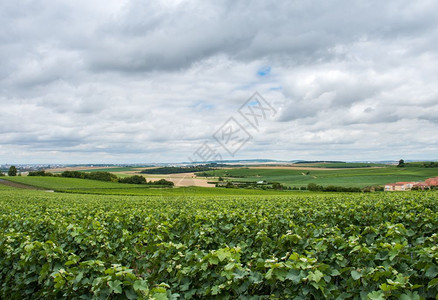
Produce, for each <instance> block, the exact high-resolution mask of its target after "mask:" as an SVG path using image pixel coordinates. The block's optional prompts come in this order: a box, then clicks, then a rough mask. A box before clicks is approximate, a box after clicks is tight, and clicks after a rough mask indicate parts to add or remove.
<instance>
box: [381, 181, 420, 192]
mask: <svg viewBox="0 0 438 300" xmlns="http://www.w3.org/2000/svg"><path fill="white" fill-rule="evenodd" d="M415 183H416V182H397V183H389V184H386V185H385V191H387V192H388V191H408V190H410V189H412V187H413V186H414V184H415Z"/></svg>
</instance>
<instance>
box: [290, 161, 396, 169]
mask: <svg viewBox="0 0 438 300" xmlns="http://www.w3.org/2000/svg"><path fill="white" fill-rule="evenodd" d="M297 166H299V167H314V168H371V167H387V166H388V165H385V164H373V163H342V162H337V163H304V164H297Z"/></svg>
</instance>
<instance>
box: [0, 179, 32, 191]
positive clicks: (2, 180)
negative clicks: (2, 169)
mask: <svg viewBox="0 0 438 300" xmlns="http://www.w3.org/2000/svg"><path fill="white" fill-rule="evenodd" d="M0 184H3V185H7V186H11V187H15V188H19V189H26V190H39V188H37V187H34V186H30V185H27V184H21V183H16V182H12V181H9V180H4V179H0Z"/></svg>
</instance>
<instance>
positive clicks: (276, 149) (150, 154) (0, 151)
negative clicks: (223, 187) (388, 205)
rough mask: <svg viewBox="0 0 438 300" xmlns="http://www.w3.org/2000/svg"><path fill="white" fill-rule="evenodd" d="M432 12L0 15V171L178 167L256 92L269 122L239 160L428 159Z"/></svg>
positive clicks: (43, 7) (348, 5) (353, 6)
mask: <svg viewBox="0 0 438 300" xmlns="http://www.w3.org/2000/svg"><path fill="white" fill-rule="evenodd" d="M437 8H438V4H437V3H435V2H433V1H415V2H412V1H386V2H382V1H377V0H376V1H366V2H364V1H362V2H357V1H356V2H354V1H341V0H330V1H325V2H320V1H319V2H318V1H313V0H312V1H277V2H275V3H273V2H269V3H268V2H265V1H248V0H240V1H225V0H224V1H219V2H214V3H213V2H210V3H209V2H205V1H182V2H180V3H178V2H172V1H153V2H144V1H137V0H132V1H125V2H121V1H118V0H109V1H106V2H105V5H102V2H101V1H85V0H77V1H65V2H59V1H58V2H57V1H53V0H38V1H32V2H25V3H19V2H11V1H9V2H8V1H4V2H2V3H1V4H0V25H1V26H2V31H1V32H0V41H1V43H0V107H1V110H0V122H1V123H0V124H1V126H0V139H1V140H2V144H1V148H0V158H1V159H6V158H7V159H16V160H20V159H22V160H23V161H24V160H26V159H32V160H34V161H36V160H38V159H41V160H49V159H50V158H53V159H54V160H58V161H61V160H63V161H67V162H68V161H72V162H73V161H75V162H76V161H83V160H93V159H96V160H106V161H108V162H113V161H116V160H119V161H126V160H129V161H137V162H138V161H153V160H176V161H178V160H186V157H187V156H189V155H190V154H191V153H192V152H193V151H195V150H196V149H197V148H198V147H199V146H200V145H201V144H202V143H203V142H204V141H206V140H207V141H208V140H211V135H212V133H213V132H215V131H216V130H217V128H218V127H219V126H220V125H221V124H223V122H224V121H225V120H226V119H228V118H229V117H230V116H238V115H237V109H238V108H239V107H240V105H242V103H243V102H244V101H245V100H246V99H247V98H248V97H249V96H250V95H251V94H252V93H253V92H255V91H259V92H260V93H261V94H262V95H263V96H264V97H265V98H266V99H267V100H269V101H270V102H272V103H273V104H274V105H275V107H276V109H277V110H278V111H279V113H278V115H277V117H276V119H274V120H270V121H269V122H268V121H267V122H266V123H264V125H263V126H264V127H263V128H262V129H261V130H260V132H259V133H258V134H257V132H252V133H253V134H254V139H253V140H252V141H251V143H249V144H248V146H247V147H245V149H242V151H241V152H239V156H241V157H247V158H251V157H250V156H254V155H255V156H257V157H260V156H261V155H263V156H270V154H271V153H274V154H275V155H278V156H279V157H273V158H289V159H294V158H295V157H289V155H290V156H300V157H301V158H305V159H306V158H308V159H311V158H315V159H318V157H316V156H321V157H324V158H325V159H328V158H330V157H337V156H339V155H341V154H342V155H346V156H349V157H356V154H357V153H363V155H366V156H367V157H369V158H381V157H382V156H384V155H386V154H385V153H386V152H387V150H388V149H393V148H394V147H395V148H396V150H393V151H392V152H396V151H399V152H403V151H404V152H403V153H414V152H415V149H416V151H417V152H418V153H424V155H425V156H427V157H429V158H430V156H431V155H432V154H431V153H434V152H433V151H436V150H437V148H438V145H437V141H436V140H434V139H433V136H434V132H435V131H434V130H435V128H436V124H437V117H436V115H437V104H438V100H437V99H438V89H437V88H436V82H437V80H438V78H437V77H438V75H437V74H438V72H437V70H436V68H437V67H436V66H437V65H438V55H437V51H436V40H437V37H438V34H437V33H438V30H437V25H438V23H437V22H436V20H435V19H436V17H435V14H436V13H435V12H436V10H437ZM266 67H270V68H271V72H270V73H269V74H268V75H266V76H259V75H257V73H258V70H260V69H261V68H266ZM394 132H395V134H394ZM391 145H392V147H391ZM361 147H362V148H361ZM361 151H362V152H361ZM349 153H350V154H349ZM435 153H436V152H435ZM142 154H144V155H142ZM306 155H307V156H308V157H306ZM280 156H282V157H280ZM310 156H312V157H310ZM181 157H182V158H181ZM385 158H386V157H385ZM433 158H436V157H433ZM344 159H347V158H344Z"/></svg>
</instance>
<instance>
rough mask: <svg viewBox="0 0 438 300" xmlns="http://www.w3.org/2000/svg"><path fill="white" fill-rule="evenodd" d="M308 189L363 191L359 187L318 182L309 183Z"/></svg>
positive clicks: (320, 190)
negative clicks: (320, 183) (324, 184)
mask: <svg viewBox="0 0 438 300" xmlns="http://www.w3.org/2000/svg"><path fill="white" fill-rule="evenodd" d="M307 190H309V191H312V192H362V190H361V188H357V187H343V186H334V185H329V186H326V187H324V186H322V185H318V184H316V183H313V182H312V183H309V184H308V185H307Z"/></svg>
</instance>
